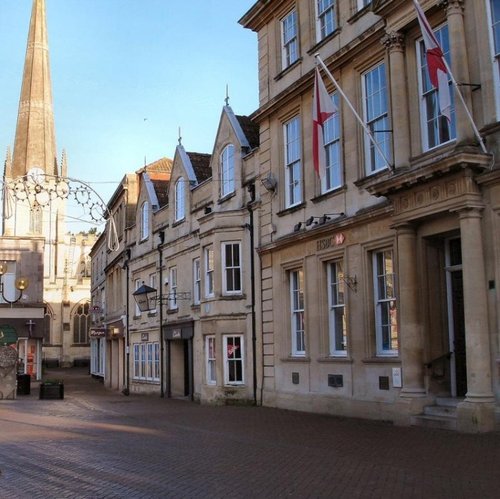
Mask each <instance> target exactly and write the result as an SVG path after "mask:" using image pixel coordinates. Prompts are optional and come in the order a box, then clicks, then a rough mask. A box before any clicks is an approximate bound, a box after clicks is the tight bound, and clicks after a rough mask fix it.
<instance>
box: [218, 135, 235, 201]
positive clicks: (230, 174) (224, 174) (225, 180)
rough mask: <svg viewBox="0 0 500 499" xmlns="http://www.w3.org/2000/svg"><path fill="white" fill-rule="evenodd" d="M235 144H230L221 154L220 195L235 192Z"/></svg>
mask: <svg viewBox="0 0 500 499" xmlns="http://www.w3.org/2000/svg"><path fill="white" fill-rule="evenodd" d="M234 186H235V182H234V145H233V144H228V145H227V146H226V147H225V148H224V150H223V151H222V153H221V155H220V196H221V198H224V197H226V196H229V195H230V194H232V193H233V192H234Z"/></svg>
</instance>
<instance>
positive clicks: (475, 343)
mask: <svg viewBox="0 0 500 499" xmlns="http://www.w3.org/2000/svg"><path fill="white" fill-rule="evenodd" d="M459 217H460V233H461V234H460V235H461V246H462V262H463V264H462V275H463V286H464V316H465V345H466V350H467V394H466V398H465V401H464V402H463V403H462V404H460V405H459V407H458V427H459V429H460V430H462V431H468V432H479V431H491V430H493V428H494V425H495V415H494V396H493V391H492V382H491V352H490V337H489V327H488V306H487V303H488V296H487V291H486V273H485V266H484V252H483V235H482V229H481V219H482V216H481V212H480V210H479V209H477V208H471V209H464V210H461V211H460V212H459Z"/></svg>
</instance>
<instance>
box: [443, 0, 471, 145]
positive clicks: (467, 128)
mask: <svg viewBox="0 0 500 499" xmlns="http://www.w3.org/2000/svg"><path fill="white" fill-rule="evenodd" d="M463 3H464V2H463V0H442V1H441V5H443V6H444V7H446V16H447V19H448V30H449V40H450V52H451V70H452V72H453V76H454V77H455V80H456V81H457V83H459V84H460V83H471V81H470V74H469V64H468V57H467V40H466V38H465V27H464V7H463ZM459 89H460V92H461V94H462V96H463V98H464V100H465V103H466V105H467V108H468V109H469V111H470V112H471V113H472V99H471V87H469V86H459ZM455 117H456V128H457V144H471V143H474V141H475V136H474V130H473V129H472V127H471V123H470V120H469V118H468V117H467V114H466V111H465V109H464V106H463V104H462V102H461V101H460V99H459V97H458V95H457V93H456V91H455Z"/></svg>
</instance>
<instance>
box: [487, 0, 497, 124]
mask: <svg viewBox="0 0 500 499" xmlns="http://www.w3.org/2000/svg"><path fill="white" fill-rule="evenodd" d="M498 1H499V0H486V9H487V12H488V20H489V23H488V24H489V26H490V30H489V36H490V46H491V62H492V64H493V82H494V88H495V90H494V92H495V102H496V117H497V120H500V33H499V34H498V38H495V28H497V29H500V18H499V19H495V17H494V11H493V6H492V2H498Z"/></svg>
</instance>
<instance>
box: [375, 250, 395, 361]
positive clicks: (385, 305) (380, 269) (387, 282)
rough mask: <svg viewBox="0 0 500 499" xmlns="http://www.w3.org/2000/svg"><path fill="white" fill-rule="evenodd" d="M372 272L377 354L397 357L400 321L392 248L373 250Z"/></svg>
mask: <svg viewBox="0 0 500 499" xmlns="http://www.w3.org/2000/svg"><path fill="white" fill-rule="evenodd" d="M386 254H390V260H391V265H392V272H388V270H387V263H386V258H385V255H386ZM380 256H382V258H383V259H384V260H383V261H382V262H380V261H379V257H380ZM372 273H373V305H374V316H375V317H374V319H375V343H376V354H377V356H378V357H397V356H398V355H399V323H398V308H397V297H396V269H395V261H394V251H393V249H392V248H385V249H379V250H376V251H373V252H372ZM382 279H383V280H384V282H383V288H384V293H381V286H380V284H381V281H382ZM389 288H391V289H392V295H391V294H388V293H387V289H389ZM384 316H385V318H384ZM393 320H395V322H393ZM387 321H388V322H387ZM384 328H388V333H389V334H388V335H387V333H385V332H384ZM393 341H395V342H396V344H397V348H393V345H392V344H391V343H392V342H393ZM386 342H387V343H388V347H385V346H384V343H386Z"/></svg>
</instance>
